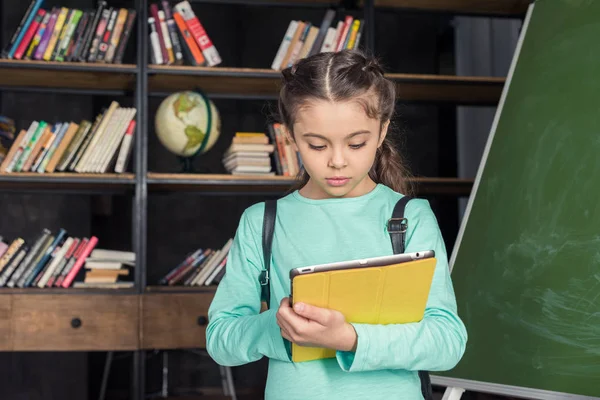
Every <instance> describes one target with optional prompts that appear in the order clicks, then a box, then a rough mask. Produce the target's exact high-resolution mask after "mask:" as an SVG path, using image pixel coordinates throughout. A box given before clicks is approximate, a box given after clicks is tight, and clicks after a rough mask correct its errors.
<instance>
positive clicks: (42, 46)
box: [33, 8, 60, 60]
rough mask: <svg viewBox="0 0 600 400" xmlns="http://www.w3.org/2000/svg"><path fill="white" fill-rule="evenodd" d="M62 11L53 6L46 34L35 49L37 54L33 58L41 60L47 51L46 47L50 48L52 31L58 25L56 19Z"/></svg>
mask: <svg viewBox="0 0 600 400" xmlns="http://www.w3.org/2000/svg"><path fill="white" fill-rule="evenodd" d="M59 13H60V9H59V8H53V9H52V12H51V13H50V20H49V21H48V24H47V25H46V29H45V30H44V35H43V36H42V39H41V41H40V45H39V46H38V47H37V49H35V54H34V55H33V58H34V59H36V60H41V59H42V58H43V57H44V53H45V52H46V48H48V44H49V43H50V38H51V37H52V32H54V26H55V25H56V19H57V18H58V14H59Z"/></svg>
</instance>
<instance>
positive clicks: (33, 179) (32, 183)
mask: <svg viewBox="0 0 600 400" xmlns="http://www.w3.org/2000/svg"><path fill="white" fill-rule="evenodd" d="M134 184H135V175H134V174H131V173H125V174H108V173H107V174H79V173H68V172H55V173H46V174H40V173H36V172H11V173H5V172H4V173H0V190H2V191H5V190H57V191H60V190H77V191H111V190H117V191H123V190H126V189H133V187H134Z"/></svg>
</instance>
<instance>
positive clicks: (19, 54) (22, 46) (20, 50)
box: [13, 8, 46, 60]
mask: <svg viewBox="0 0 600 400" xmlns="http://www.w3.org/2000/svg"><path fill="white" fill-rule="evenodd" d="M44 15H46V10H44V9H43V8H40V9H39V10H38V12H37V14H36V15H35V18H33V21H31V24H29V27H28V28H27V32H25V35H23V38H22V40H21V42H20V43H19V46H18V47H17V50H16V51H15V53H14V54H13V58H15V59H17V60H20V59H22V58H23V55H25V52H26V51H27V47H28V46H29V44H30V43H31V41H32V39H33V36H34V35H35V33H36V32H37V30H38V28H39V26H40V24H41V23H42V20H43V19H44Z"/></svg>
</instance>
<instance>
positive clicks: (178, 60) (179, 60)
mask: <svg viewBox="0 0 600 400" xmlns="http://www.w3.org/2000/svg"><path fill="white" fill-rule="evenodd" d="M162 6H163V10H164V13H165V20H166V22H167V30H168V31H169V36H170V38H171V43H172V46H173V56H174V57H175V61H174V63H175V64H176V65H181V64H183V49H182V48H181V42H180V41H179V35H178V34H177V25H176V24H175V20H174V19H173V10H172V9H171V5H170V4H169V2H168V1H167V0H162Z"/></svg>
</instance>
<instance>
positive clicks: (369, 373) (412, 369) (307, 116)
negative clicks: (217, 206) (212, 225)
mask: <svg viewBox="0 0 600 400" xmlns="http://www.w3.org/2000/svg"><path fill="white" fill-rule="evenodd" d="M395 99H396V93H395V85H394V83H393V82H391V81H389V80H387V79H386V78H385V77H384V74H383V71H382V69H381V67H380V66H379V65H378V63H377V62H376V60H374V59H372V58H367V57H365V56H364V55H363V54H362V53H360V52H357V51H349V50H344V51H341V52H336V53H332V52H327V53H320V54H316V55H314V56H312V57H309V58H305V59H302V60H300V61H299V62H298V63H297V64H296V65H294V66H293V67H291V68H288V69H286V70H284V71H283V87H282V88H281V92H280V98H279V112H280V116H281V118H282V121H283V124H284V125H285V126H286V128H287V129H286V130H287V131H288V134H289V139H290V141H291V142H292V143H293V145H294V146H295V149H296V150H297V151H299V153H300V155H301V157H302V160H303V164H304V170H305V171H304V172H303V175H302V177H301V179H300V184H299V186H298V187H297V188H295V189H294V190H293V191H292V192H291V193H290V194H288V195H286V196H285V197H283V198H282V199H279V200H278V203H277V207H278V209H277V220H276V225H275V234H274V238H273V247H272V261H271V268H270V271H271V272H270V279H271V304H270V308H269V310H267V311H265V312H262V313H261V312H260V295H261V286H260V283H259V274H260V272H261V270H262V268H263V256H262V247H261V246H262V242H261V237H262V236H261V235H262V223H263V211H264V203H258V204H255V205H253V206H251V207H249V208H248V209H246V210H245V212H244V213H243V215H242V217H241V220H240V223H239V227H238V229H237V232H236V235H235V239H234V243H233V245H232V247H231V250H230V253H229V258H228V262H227V267H226V271H227V272H226V274H225V276H224V277H223V279H222V281H221V283H220V284H219V287H218V290H217V292H216V294H215V297H214V300H213V302H212V304H211V306H210V309H209V325H208V327H207V331H206V341H207V343H206V344H207V350H208V352H209V354H210V355H211V357H212V358H213V359H214V360H215V361H216V362H217V363H218V364H221V365H226V366H236V365H241V364H246V363H250V362H253V361H257V360H259V359H261V358H262V357H265V356H266V357H268V358H269V371H268V377H267V384H266V392H265V398H266V399H268V400H276V399H282V400H294V399H311V400H317V399H324V400H335V399H343V400H350V399H407V400H417V399H422V398H423V397H422V394H421V386H420V380H419V377H418V372H417V371H419V370H425V371H441V370H447V369H451V368H453V367H454V366H455V365H456V364H457V363H458V361H459V360H460V358H461V357H462V355H463V352H464V350H465V343H466V341H467V334H466V331H465V327H464V325H463V323H462V321H461V320H460V319H459V317H458V316H457V312H456V301H455V297H454V290H453V287H452V283H451V280H450V274H449V269H448V261H447V254H446V249H445V247H444V242H443V240H442V237H441V234H440V230H439V228H438V225H437V221H436V218H435V216H434V214H433V212H432V210H431V208H430V206H429V203H428V202H427V201H425V200H420V199H414V200H412V201H410V202H409V203H408V205H407V207H406V211H405V215H406V217H407V218H408V221H409V225H408V231H407V234H406V235H407V236H406V252H412V251H421V250H429V249H433V250H435V254H436V258H437V266H436V271H435V274H434V278H433V282H432V286H431V292H430V296H429V299H428V304H427V309H426V312H425V317H424V319H423V320H422V321H421V322H419V323H412V324H393V325H365V324H353V323H348V322H347V321H345V319H344V316H343V315H342V314H341V313H339V312H336V311H334V310H329V309H323V308H317V307H314V306H311V305H309V304H296V305H295V307H294V309H292V308H290V305H289V300H288V298H287V296H288V295H289V293H290V282H289V271H290V269H292V268H296V267H302V266H307V265H313V264H320V263H328V262H335V261H342V260H352V259H358V258H367V257H375V256H381V255H388V254H393V250H392V245H391V242H390V237H389V234H388V232H387V231H386V226H387V220H388V219H389V217H390V215H391V214H392V210H393V207H394V205H395V204H396V202H397V201H398V200H399V199H400V198H401V197H402V196H404V195H406V194H407V186H406V181H405V179H406V178H405V177H406V172H405V170H404V168H403V167H402V163H401V160H400V157H399V155H398V154H397V153H396V151H395V150H394V148H393V146H392V145H391V143H390V141H389V139H388V138H387V133H388V128H389V125H390V120H391V118H392V114H393V111H394V106H395ZM290 342H294V343H297V344H299V345H311V346H321V347H327V348H332V349H335V350H336V357H335V358H331V359H325V360H318V361H308V362H302V363H293V362H292V361H291V354H290V352H289V348H290V345H289V344H290Z"/></svg>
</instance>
